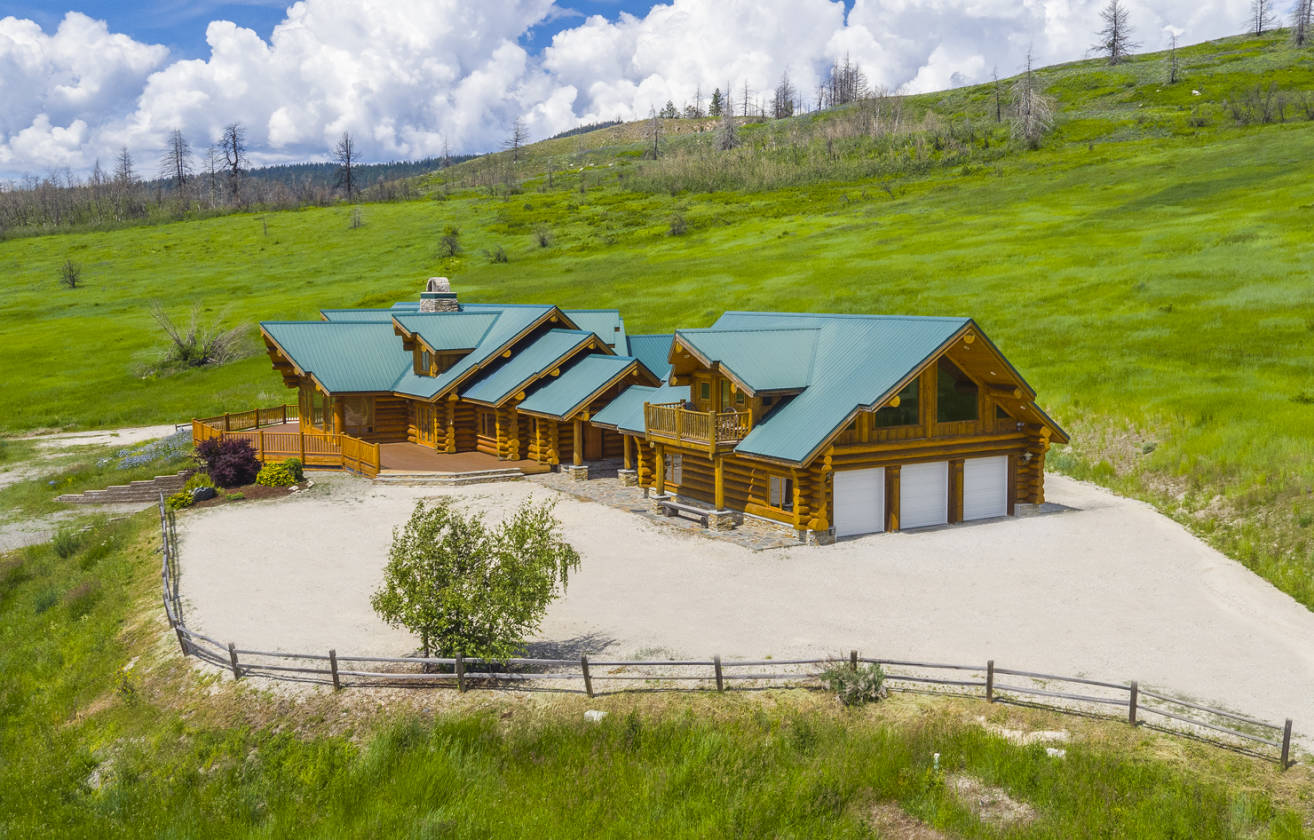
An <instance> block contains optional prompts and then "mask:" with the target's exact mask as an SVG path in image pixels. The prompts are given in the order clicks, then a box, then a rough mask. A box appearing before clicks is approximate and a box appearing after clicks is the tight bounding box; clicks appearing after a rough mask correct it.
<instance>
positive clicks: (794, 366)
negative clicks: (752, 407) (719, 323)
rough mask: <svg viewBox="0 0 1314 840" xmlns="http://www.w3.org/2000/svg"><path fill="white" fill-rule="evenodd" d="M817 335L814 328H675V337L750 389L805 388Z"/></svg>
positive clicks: (778, 389) (808, 380)
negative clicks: (717, 364)
mask: <svg viewBox="0 0 1314 840" xmlns="http://www.w3.org/2000/svg"><path fill="white" fill-rule="evenodd" d="M819 334H820V330H818V329H817V328H815V327H811V328H805V329H798V328H789V327H765V326H764V327H762V328H760V329H716V328H713V329H705V330H676V331H675V337H676V339H678V340H679V341H680V342H682V343H683V344H685V345H687V346H689V347H690V348H691V349H693V350H694V351H696V352H697V353H698V354H699V355H701V356H702V357H703V358H705V359H706V360H708V361H709V362H717V363H720V365H721V367H723V368H725V369H726V370H728V371H729V372H730V373H731V374H732V375H733V376H734V378H736V379H738V380H739V381H740V382H743V383H744V384H745V385H747V386H748V387H749V388H751V389H753V390H754V391H797V390H799V389H802V388H805V387H807V385H808V383H809V382H810V381H811V378H812V362H813V359H814V357H815V356H816V352H817V338H818V336H819Z"/></svg>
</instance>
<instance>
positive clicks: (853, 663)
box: [849, 650, 858, 671]
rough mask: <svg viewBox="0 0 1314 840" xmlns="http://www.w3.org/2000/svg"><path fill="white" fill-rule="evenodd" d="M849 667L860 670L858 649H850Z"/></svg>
mask: <svg viewBox="0 0 1314 840" xmlns="http://www.w3.org/2000/svg"><path fill="white" fill-rule="evenodd" d="M849 667H850V668H852V669H853V670H855V671H856V670H858V652H857V651H856V650H851V651H849Z"/></svg>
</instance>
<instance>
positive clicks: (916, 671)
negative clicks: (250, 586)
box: [160, 494, 1292, 770]
mask: <svg viewBox="0 0 1314 840" xmlns="http://www.w3.org/2000/svg"><path fill="white" fill-rule="evenodd" d="M160 539H161V554H162V555H163V562H162V565H161V573H160V578H161V583H162V586H163V602H164V613H165V616H166V617H167V618H168V620H169V625H170V627H172V628H173V631H174V633H175V634H176V635H177V637H178V644H179V646H180V647H181V649H182V653H183V655H184V656H195V657H197V658H198V659H200V660H202V661H204V662H208V663H210V664H212V665H215V666H217V667H220V668H223V669H226V670H229V671H231V672H232V674H233V678H234V679H241V678H242V677H251V676H255V677H264V678H267V679H281V680H302V681H305V680H311V681H315V682H320V683H324V684H326V685H327V684H332V686H333V688H334V689H342V688H344V687H352V686H358V687H369V686H386V685H390V684H392V685H397V684H415V683H420V684H423V685H424V686H427V687H433V688H444V687H446V688H452V687H454V688H456V689H457V690H458V691H466V690H468V689H470V688H471V687H475V686H478V687H481V688H499V687H502V688H505V687H508V684H515V683H528V684H532V683H535V682H556V683H562V682H567V683H571V682H573V683H582V684H583V688H584V692H585V693H586V694H587V695H588V696H589V697H593V696H595V695H596V694H597V693H598V692H597V691H596V689H595V683H598V682H602V683H607V682H612V681H617V682H622V683H624V682H628V681H637V680H642V681H647V682H649V683H652V684H653V685H660V684H663V683H665V684H672V683H697V684H700V685H695V686H693V688H695V689H697V688H707V689H710V688H712V687H715V689H716V690H717V691H724V690H725V689H726V684H727V683H730V682H734V681H752V682H758V683H768V684H774V685H782V684H788V685H809V684H811V685H815V684H816V683H817V680H818V678H819V676H820V674H819V673H818V671H817V670H815V669H821V668H827V667H832V666H835V665H836V664H847V665H848V666H849V667H851V668H854V669H856V668H857V667H858V665H859V664H872V665H880V666H881V667H882V669H883V670H884V671H885V679H886V684H887V686H888V687H889V688H890V689H891V690H893V691H921V692H932V693H936V694H945V695H951V696H960V697H977V698H981V699H984V700H985V701H986V702H988V703H1001V702H1002V703H1021V704H1025V705H1034V706H1040V707H1042V708H1046V709H1049V710H1051V711H1057V712H1064V713H1078V714H1099V712H1100V710H1107V709H1108V707H1114V708H1116V709H1118V710H1119V712H1118V718H1119V719H1125V720H1126V721H1127V722H1128V723H1129V724H1131V725H1132V726H1137V725H1148V726H1155V727H1156V728H1159V729H1162V730H1164V731H1166V732H1169V733H1173V734H1185V735H1188V736H1192V737H1196V738H1201V737H1205V736H1206V735H1207V734H1208V733H1217V734H1219V735H1223V736H1226V737H1227V738H1230V739H1232V740H1231V741H1223V742H1220V741H1218V740H1217V739H1216V738H1214V739H1213V740H1214V742H1215V743H1222V744H1223V745H1225V746H1230V747H1232V748H1234V749H1242V750H1243V751H1245V752H1248V753H1250V754H1252V755H1255V756H1258V757H1260V758H1264V759H1267V760H1270V761H1276V762H1277V763H1278V764H1279V765H1280V766H1281V767H1282V769H1284V770H1285V769H1286V768H1287V767H1289V766H1290V765H1291V764H1292V761H1291V731H1292V724H1291V720H1290V719H1289V718H1288V719H1287V720H1286V721H1285V722H1284V723H1283V724H1282V725H1280V726H1279V725H1276V724H1272V723H1266V722H1264V721H1261V720H1256V719H1254V718H1250V717H1246V716H1244V715H1239V714H1236V713H1235V712H1229V711H1226V710H1224V709H1215V708H1212V707H1210V706H1205V705H1202V704H1199V703H1195V702H1193V701H1188V700H1184V699H1181V698H1177V697H1173V696H1171V695H1169V694H1164V693H1161V692H1158V691H1151V690H1149V689H1145V688H1141V687H1140V685H1139V684H1138V683H1137V682H1136V681H1134V680H1133V681H1130V682H1126V683H1119V682H1111V681H1105V680H1093V679H1089V678H1087V677H1071V676H1063V675H1060V674H1048V673H1042V672H1036V671H1023V670H1018V669H1013V668H1001V667H997V666H996V665H995V663H994V660H990V661H987V662H986V663H985V664H983V665H982V664H959V663H947V662H918V661H914V660H907V659H883V658H876V657H869V656H859V655H858V652H857V651H856V650H854V651H850V652H849V655H848V657H846V658H841V657H831V658H826V659H742V660H727V659H722V658H721V657H720V656H714V657H712V658H711V659H680V660H667V661H662V660H642V659H600V660H590V659H589V657H588V656H587V655H585V656H581V657H579V658H578V659H573V658H571V659H561V658H558V659H529V658H512V659H506V660H491V659H477V658H466V657H462V656H456V657H436V656H414V657H409V656H408V657H398V656H356V655H339V654H338V652H337V651H336V650H329V651H327V652H326V653H288V652H284V651H265V650H255V649H249V648H239V647H237V645H236V644H235V643H233V642H228V643H226V644H225V643H223V642H220V641H218V640H217V639H214V638H211V637H209V636H206V635H204V634H202V633H198V632H196V631H195V630H191V629H189V628H188V627H187V626H186V624H185V623H184V622H183V616H182V599H181V596H180V594H179V588H178V565H177V564H178V548H177V545H178V543H177V528H176V522H175V514H174V512H173V511H171V510H168V508H167V507H166V505H165V503H164V496H163V494H161V496H160ZM271 660H272V661H271ZM344 664H346V665H348V667H346V668H344V667H342V666H343V665H344ZM435 669H445V670H435ZM510 669H516V670H510ZM748 669H752V670H748ZM764 669H765V670H764ZM959 675H961V676H959ZM1000 676H1004V677H1020V678H1023V679H1025V680H1031V681H1032V682H1033V684H1032V685H1012V684H1002V683H999V682H998V681H997V680H996V678H997V677H1000ZM1056 683H1061V684H1064V685H1072V686H1080V687H1081V690H1080V691H1075V690H1074V691H1063V690H1059V689H1058V687H1056V686H1055V685H1054V684H1056ZM548 688H553V686H549V687H548ZM555 688H558V689H559V690H571V689H569V688H562V687H560V686H556V687H555ZM1092 689H1095V690H1097V691H1092ZM1147 700H1149V701H1151V702H1148V703H1147V702H1146V701H1147ZM1051 701H1066V703H1065V704H1060V703H1057V702H1051ZM1193 713H1194V714H1193ZM1104 716H1105V717H1107V715H1104ZM1146 716H1150V717H1151V718H1152V719H1153V720H1154V722H1153V723H1151V722H1150V721H1147V720H1146V719H1145V718H1146ZM1170 721H1171V722H1173V723H1176V724H1180V725H1181V726H1180V727H1174V726H1171V725H1169V723H1168V722H1170ZM1237 742H1244V743H1245V744H1258V745H1260V746H1261V747H1267V748H1269V749H1268V750H1265V751H1258V750H1256V749H1255V748H1247V747H1243V746H1241V745H1239V744H1238V743H1237ZM1274 753H1276V754H1274Z"/></svg>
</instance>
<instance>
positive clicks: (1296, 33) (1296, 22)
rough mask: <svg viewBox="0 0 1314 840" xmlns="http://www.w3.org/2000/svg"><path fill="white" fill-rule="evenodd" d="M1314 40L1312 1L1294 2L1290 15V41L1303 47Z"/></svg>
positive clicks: (1297, 0) (1313, 2) (1313, 8)
mask: <svg viewBox="0 0 1314 840" xmlns="http://www.w3.org/2000/svg"><path fill="white" fill-rule="evenodd" d="M1311 38H1314V0H1296V8H1295V9H1293V10H1292V13H1291V40H1292V42H1293V43H1295V45H1296V46H1298V47H1303V46H1305V45H1306V44H1308V43H1309V42H1310V40H1311Z"/></svg>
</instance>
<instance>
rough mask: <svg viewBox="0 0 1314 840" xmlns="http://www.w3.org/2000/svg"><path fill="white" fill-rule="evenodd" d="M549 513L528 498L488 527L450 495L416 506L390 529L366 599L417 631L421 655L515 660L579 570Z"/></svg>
mask: <svg viewBox="0 0 1314 840" xmlns="http://www.w3.org/2000/svg"><path fill="white" fill-rule="evenodd" d="M552 509H553V505H552V504H550V503H546V504H535V503H533V502H532V501H531V502H526V503H525V504H524V505H522V506H521V507H520V509H519V510H517V511H516V512H515V513H514V514H513V515H512V516H511V517H510V518H508V519H507V520H506V521H504V522H503V523H502V524H500V525H498V526H496V527H493V528H490V527H488V526H487V525H485V523H484V521H483V518H482V517H481V516H479V515H477V514H474V515H466V514H464V513H462V512H461V511H459V510H457V509H456V507H455V506H454V505H453V503H452V500H450V499H439V500H437V501H434V502H431V503H429V504H426V503H425V502H422V501H421V502H418V503H416V505H415V510H414V511H413V512H412V513H411V518H410V520H409V521H408V522H407V523H406V525H405V526H404V527H403V528H401V529H395V530H394V531H393V534H392V549H391V550H390V551H389V552H388V565H387V566H386V567H385V568H384V571H383V585H382V586H381V587H380V588H379V589H378V590H377V591H376V592H375V593H374V594H373V595H372V596H371V597H370V604H371V605H372V606H373V607H374V611H375V612H377V613H378V614H379V616H380V617H382V618H383V620H384V621H386V622H388V623H389V624H390V625H392V626H393V627H405V628H406V629H408V630H410V631H411V632H413V633H416V634H418V635H419V637H420V644H421V647H422V649H423V652H424V655H425V656H428V655H429V654H430V651H435V652H437V653H438V654H439V655H442V656H455V655H458V654H459V655H462V656H469V657H475V658H481V659H507V658H509V657H511V656H513V655H514V654H515V653H516V652H517V651H519V650H520V649H521V648H522V647H523V645H524V641H525V638H526V637H527V636H529V635H530V634H531V633H533V632H534V631H535V630H536V629H537V628H538V625H539V622H541V621H542V620H543V615H544V613H546V612H547V607H548V604H550V603H551V602H552V599H553V598H555V597H556V596H557V595H558V594H559V593H560V592H563V591H565V588H566V584H567V582H568V577H569V574H570V572H571V571H572V570H574V569H577V568H579V554H578V553H576V551H575V549H573V548H571V546H570V544H569V543H567V542H566V541H565V540H564V539H562V537H561V534H560V528H561V523H560V522H558V521H557V519H556V517H555V516H553V514H552Z"/></svg>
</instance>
